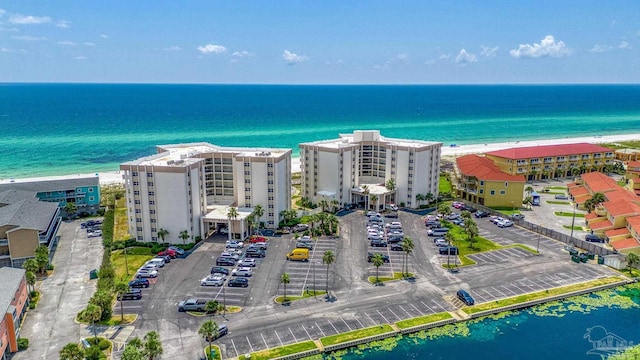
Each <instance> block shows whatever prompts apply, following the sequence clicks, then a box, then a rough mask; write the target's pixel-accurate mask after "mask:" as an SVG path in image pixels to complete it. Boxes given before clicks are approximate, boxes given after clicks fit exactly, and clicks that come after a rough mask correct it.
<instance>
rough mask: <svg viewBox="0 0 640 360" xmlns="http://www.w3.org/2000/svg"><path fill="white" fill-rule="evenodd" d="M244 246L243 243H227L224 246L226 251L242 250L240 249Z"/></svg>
mask: <svg viewBox="0 0 640 360" xmlns="http://www.w3.org/2000/svg"><path fill="white" fill-rule="evenodd" d="M243 246H244V244H243V243H241V242H239V243H237V242H236V243H228V244H227V245H226V248H227V249H242V247H243Z"/></svg>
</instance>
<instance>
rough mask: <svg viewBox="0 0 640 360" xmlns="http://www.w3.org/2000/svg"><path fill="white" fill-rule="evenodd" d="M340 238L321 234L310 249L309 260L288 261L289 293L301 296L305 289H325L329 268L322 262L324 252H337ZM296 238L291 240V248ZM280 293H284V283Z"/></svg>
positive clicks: (286, 270)
mask: <svg viewBox="0 0 640 360" xmlns="http://www.w3.org/2000/svg"><path fill="white" fill-rule="evenodd" d="M337 242H338V239H337V238H335V237H329V236H321V237H319V238H317V239H316V240H315V241H313V249H312V250H310V251H309V260H308V261H288V262H287V263H286V267H285V272H286V273H287V274H289V280H290V282H289V284H287V295H297V296H301V295H302V294H303V292H305V291H313V290H314V289H316V290H318V291H320V290H324V288H325V284H326V281H327V272H326V270H327V268H326V266H325V265H324V264H323V262H322V257H323V256H324V252H325V251H328V250H331V251H333V252H334V254H335V253H336V249H337ZM295 245H296V239H295V238H291V239H290V240H289V249H293V248H295ZM278 295H284V285H282V286H279V287H278Z"/></svg>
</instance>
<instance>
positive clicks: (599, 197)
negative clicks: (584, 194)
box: [591, 192, 607, 206]
mask: <svg viewBox="0 0 640 360" xmlns="http://www.w3.org/2000/svg"><path fill="white" fill-rule="evenodd" d="M591 200H592V201H593V205H595V206H598V205H600V204H602V203H603V202H605V201H607V198H606V196H605V195H604V194H603V193H601V192H597V193H595V194H593V196H592V197H591Z"/></svg>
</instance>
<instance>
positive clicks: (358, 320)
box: [353, 315, 365, 327]
mask: <svg viewBox="0 0 640 360" xmlns="http://www.w3.org/2000/svg"><path fill="white" fill-rule="evenodd" d="M353 317H354V318H355V319H356V321H357V322H358V324H360V326H361V327H365V326H364V325H362V323H361V322H360V319H358V317H357V316H355V315H354V316H353Z"/></svg>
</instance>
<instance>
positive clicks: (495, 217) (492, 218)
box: [489, 216, 504, 224]
mask: <svg viewBox="0 0 640 360" xmlns="http://www.w3.org/2000/svg"><path fill="white" fill-rule="evenodd" d="M502 220H504V218H501V217H500V216H489V221H491V222H492V223H494V224H498V223H499V222H500V221H502Z"/></svg>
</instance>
